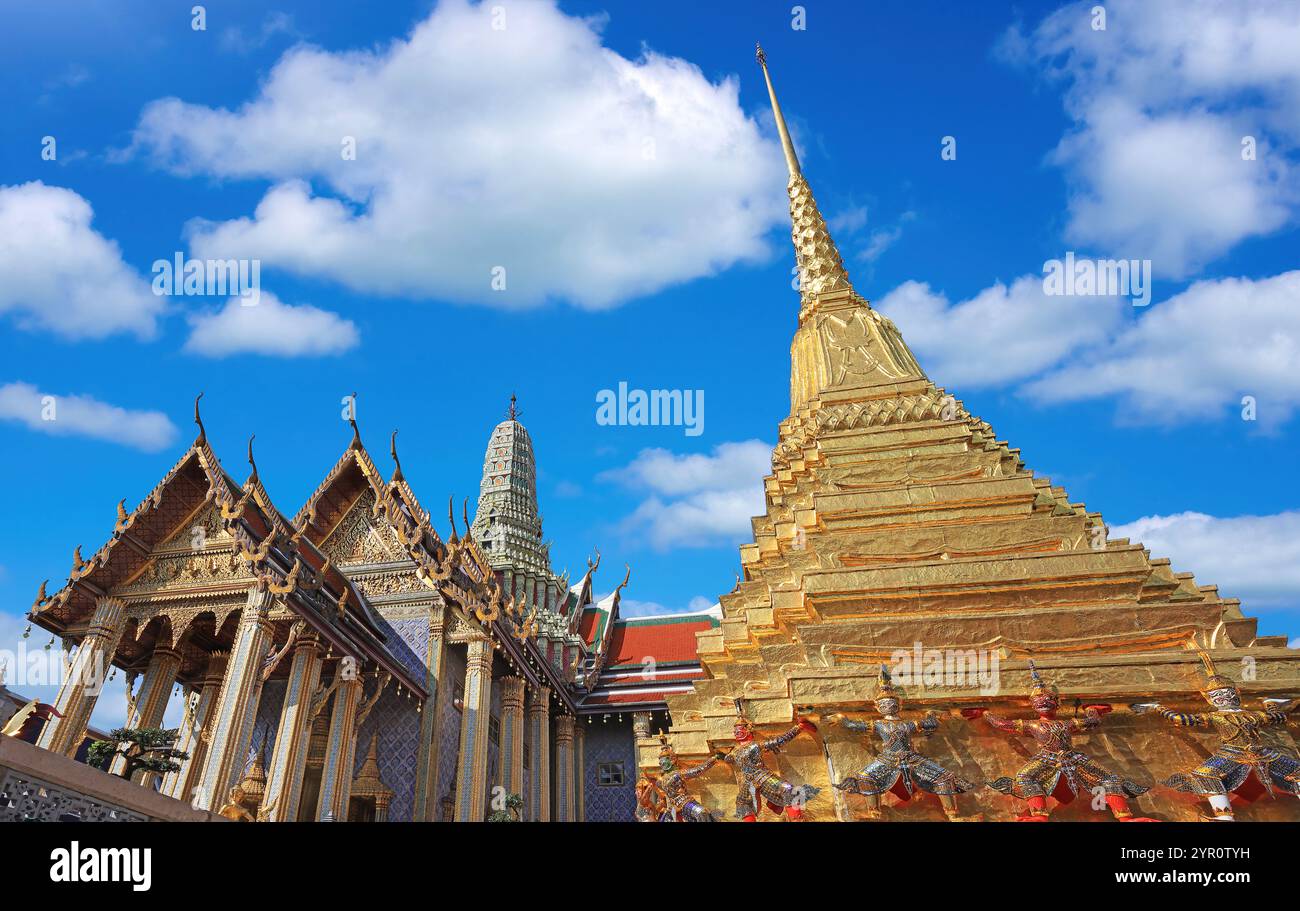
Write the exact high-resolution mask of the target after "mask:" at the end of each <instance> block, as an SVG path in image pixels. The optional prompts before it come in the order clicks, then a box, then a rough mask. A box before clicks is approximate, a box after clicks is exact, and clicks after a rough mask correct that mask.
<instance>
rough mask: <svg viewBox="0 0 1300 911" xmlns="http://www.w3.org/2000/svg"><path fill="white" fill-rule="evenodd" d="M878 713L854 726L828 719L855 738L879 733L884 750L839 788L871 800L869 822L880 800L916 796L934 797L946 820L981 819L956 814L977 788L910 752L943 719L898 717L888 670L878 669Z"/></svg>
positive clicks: (932, 715) (837, 717)
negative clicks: (961, 799) (875, 717)
mask: <svg viewBox="0 0 1300 911" xmlns="http://www.w3.org/2000/svg"><path fill="white" fill-rule="evenodd" d="M875 701H876V711H878V712H880V715H881V717H880V718H879V719H878V720H876V721H854V720H853V719H850V718H845V717H844V716H843V715H841V714H839V713H836V714H834V715H831V716H830V717H829V719H828V720H829V721H830V723H831V724H838V725H840V726H841V727H843V728H844V729H845V730H846V731H853V732H854V733H864V734H865V733H875V735H876V736H877V737H879V738H880V743H881V748H880V752H879V753H878V754H877V755H876V758H875V759H873V760H872V761H871V762H870V763H869V764H868V765H867V766H866V767H865V768H863V769H862V770H861V771H859V772H858V773H857V774H856V775H850V776H848V777H847V778H845V779H844V780H843V781H841V782H840V783H839V784H837V785H835V787H837V788H839V789H840V790H841V791H846V792H848V793H850V794H861V795H862V796H863V797H865V798H867V807H868V809H867V815H868V817H869V818H872V819H878V818H879V817H880V799H881V795H883V794H885V793H886V792H888V793H892V794H894V795H895V796H896V797H898V799H899V800H901V801H908V800H911V799H912V796H913V795H914V794H915V793H916V792H917V790H921V791H925V792H927V793H930V794H935V795H937V796H938V798H939V803H940V804H941V805H942V806H943V812H944V815H945V816H947V817H948V819H949V820H950V821H953V822H974V821H978V820H979V819H982V818H983V817H982V816H965V817H964V816H960V815H959V814H958V812H957V795H958V794H962V793H964V792H966V791H970V790H973V789H974V787H975V785H973V784H971V783H970V782H969V781H967V780H966V779H964V778H961V777H959V776H958V775H956V774H954V773H952V772H949V771H948V770H947V769H945V768H944V767H943V766H941V765H939V764H938V763H937V762H935V761H934V760H932V759H927V758H926V757H924V756H922V755H921V754H920V753H918V752H916V750H914V749H913V748H912V737H913V736H915V735H916V734H920V735H921V736H922V737H929V736H930V735H931V734H933V733H934V732H935V731H936V730H938V729H939V717H938V716H937V715H936V714H935V713H934V712H927V713H926V714H925V716H924V717H923V718H921V720H920V721H904V720H903V719H902V718H900V717H899V715H898V712H899V709H900V708H902V703H901V701H900V700H899V695H898V692H897V690H895V688H894V685H893V683H892V682H891V681H890V679H889V669H888V668H886V667H885V666H884V665H883V664H882V665H881V666H880V680H879V682H878V683H877V684H876V700H875Z"/></svg>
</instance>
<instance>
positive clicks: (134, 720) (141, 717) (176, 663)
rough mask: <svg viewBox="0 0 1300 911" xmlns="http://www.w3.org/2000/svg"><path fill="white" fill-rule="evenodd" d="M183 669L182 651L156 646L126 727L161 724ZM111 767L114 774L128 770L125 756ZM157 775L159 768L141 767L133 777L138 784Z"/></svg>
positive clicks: (147, 782)
mask: <svg viewBox="0 0 1300 911" xmlns="http://www.w3.org/2000/svg"><path fill="white" fill-rule="evenodd" d="M180 669H181V653H180V652H178V651H176V650H175V649H172V648H165V647H164V648H155V649H154V650H153V655H151V656H150V658H149V667H148V668H147V669H146V670H145V672H144V680H142V681H141V683H140V692H139V694H138V695H137V696H136V699H135V710H134V711H132V712H130V713H129V714H128V715H127V717H126V724H125V727H128V728H132V729H135V730H143V729H145V728H160V727H162V720H163V716H164V715H165V714H167V703H168V701H170V699H171V694H172V687H174V686H175V685H176V672H177V671H179V670H180ZM108 770H109V772H111V773H112V774H114V775H121V774H122V773H123V772H124V771H126V757H125V756H122V755H120V754H119V755H118V756H116V757H114V759H113V762H112V764H111V765H110V766H109V767H108ZM156 777H157V773H156V772H147V771H145V770H143V769H141V770H139V771H137V772H136V773H135V774H134V775H132V776H131V780H132V781H134V782H136V783H137V784H148V785H152V783H153V780H154V779H155V778H156Z"/></svg>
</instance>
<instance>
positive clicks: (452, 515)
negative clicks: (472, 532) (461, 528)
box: [447, 494, 469, 542]
mask: <svg viewBox="0 0 1300 911" xmlns="http://www.w3.org/2000/svg"><path fill="white" fill-rule="evenodd" d="M447 520H448V521H449V522H451V538H450V540H451V541H453V542H454V541H457V540H458V539H459V538H460V535H459V534H458V533H457V531H456V495H455V494H452V495H451V496H449V497H447ZM465 530H466V531H469V529H465Z"/></svg>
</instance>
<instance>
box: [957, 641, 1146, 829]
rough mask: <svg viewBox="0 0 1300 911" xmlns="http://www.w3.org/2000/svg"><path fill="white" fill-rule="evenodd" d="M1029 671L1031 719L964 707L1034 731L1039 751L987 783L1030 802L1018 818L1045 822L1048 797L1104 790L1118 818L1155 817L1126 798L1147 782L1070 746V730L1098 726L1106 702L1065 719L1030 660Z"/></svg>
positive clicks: (1055, 694)
mask: <svg viewBox="0 0 1300 911" xmlns="http://www.w3.org/2000/svg"><path fill="white" fill-rule="evenodd" d="M1029 676H1030V679H1031V680H1032V681H1033V684H1032V686H1031V688H1030V691H1029V697H1030V699H1029V701H1030V705H1032V706H1033V709H1034V711H1035V712H1037V713H1038V718H1036V719H1035V720H1033V721H1024V720H1021V719H1006V718H1000V717H998V716H996V715H993V714H992V713H986V712H985V710H984V709H978V708H977V709H965V710H963V712H962V714H964V715H966V717H968V718H978V717H980V716H981V715H983V716H984V720H985V721H987V722H988V723H989V724H991V725H992V726H993V727H994V728H996V729H997V730H999V731H1005V732H1006V733H1008V734H1020V735H1021V736H1026V737H1032V738H1034V740H1035V741H1036V742H1037V743H1038V752H1036V753H1035V754H1034V755H1033V756H1032V757H1031V758H1030V760H1029V762H1028V763H1026V764H1025V766H1024V767H1023V768H1021V769H1020V771H1018V772H1016V776H1015V778H1014V779H1012V778H999V779H998V780H997V781H994V782H992V783H991V784H990V785H989V786H990V787H992V788H994V789H995V790H998V791H1001V792H1002V793H1003V794H1010V795H1012V796H1014V797H1018V798H1020V799H1021V800H1023V801H1025V802H1026V803H1027V804H1028V812H1027V813H1022V814H1021V815H1020V816H1019V817H1018V818H1019V820H1020V821H1021V822H1046V821H1047V818H1048V816H1049V815H1050V811H1049V810H1048V809H1047V798H1048V797H1054V798H1056V801H1057V803H1062V804H1064V803H1069V802H1070V801H1072V800H1074V798H1075V797H1076V796H1078V794H1079V792H1080V791H1085V793H1086V792H1087V791H1092V792H1094V793H1097V794H1098V795H1102V794H1104V796H1105V800H1106V806H1107V807H1109V808H1110V812H1111V813H1112V814H1113V815H1114V817H1115V818H1116V819H1118V820H1120V821H1122V822H1154V820H1151V819H1147V818H1146V817H1139V816H1134V815H1133V811H1132V809H1131V808H1130V807H1129V803H1128V799H1129V798H1130V797H1137V796H1138V795H1139V794H1144V793H1146V791H1147V790H1148V789H1147V788H1146V787H1143V786H1142V785H1140V784H1137V783H1135V782H1132V781H1128V780H1126V779H1124V778H1121V777H1120V776H1119V775H1116V774H1115V773H1113V772H1109V771H1107V770H1106V769H1104V768H1102V767H1101V766H1100V765H1098V764H1097V763H1095V762H1093V760H1092V759H1091V758H1090V757H1089V756H1088V754H1087V753H1084V752H1081V751H1080V750H1076V749H1074V744H1073V741H1074V735H1075V734H1083V733H1087V732H1089V731H1094V730H1096V729H1097V728H1098V727H1099V726H1100V725H1101V716H1102V715H1104V714H1106V713H1107V712H1109V711H1110V710H1111V708H1110V706H1109V705H1089V706H1085V707H1084V712H1083V717H1082V718H1071V719H1069V720H1068V721H1063V720H1061V719H1059V718H1057V717H1056V710H1057V708H1058V707H1059V706H1060V704H1061V695H1060V692H1059V691H1058V690H1057V688H1056V687H1054V686H1051V685H1050V684H1047V683H1044V682H1043V678H1042V677H1040V676H1039V675H1038V669H1037V668H1036V667H1034V662H1032V661H1030V662H1029ZM1096 809H1100V807H1096Z"/></svg>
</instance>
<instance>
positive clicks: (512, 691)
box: [498, 677, 524, 797]
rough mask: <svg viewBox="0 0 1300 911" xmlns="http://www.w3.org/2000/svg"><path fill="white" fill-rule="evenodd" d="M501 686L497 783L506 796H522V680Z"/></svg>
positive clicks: (512, 678) (509, 679)
mask: <svg viewBox="0 0 1300 911" xmlns="http://www.w3.org/2000/svg"><path fill="white" fill-rule="evenodd" d="M500 683H501V780H500V782H498V783H499V784H500V785H501V786H502V787H503V788H505V791H506V793H507V794H518V795H519V796H520V797H523V796H524V679H523V678H522V677H506V678H505V679H504V680H501V681H500Z"/></svg>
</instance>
